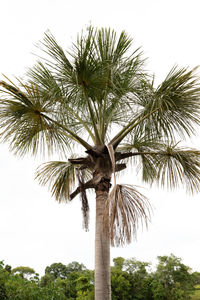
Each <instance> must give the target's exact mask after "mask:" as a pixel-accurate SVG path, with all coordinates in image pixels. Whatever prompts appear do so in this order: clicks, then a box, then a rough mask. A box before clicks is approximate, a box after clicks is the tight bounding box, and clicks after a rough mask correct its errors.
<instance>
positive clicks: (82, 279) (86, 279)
mask: <svg viewBox="0 0 200 300" xmlns="http://www.w3.org/2000/svg"><path fill="white" fill-rule="evenodd" d="M113 263H114V266H112V267H111V288H112V300H139V299H140V300H147V299H148V300H184V299H185V300H189V299H191V300H198V299H200V297H199V296H200V273H199V272H192V271H191V269H190V268H189V267H188V266H186V265H184V264H183V263H182V261H181V259H180V258H178V257H176V256H174V255H173V254H171V255H170V256H159V257H158V264H157V266H156V269H155V271H152V270H151V269H150V267H151V264H150V263H147V262H141V261H138V260H136V259H134V258H132V259H124V258H122V257H117V258H115V259H113ZM0 299H1V300H29V299H30V300H41V299H42V300H73V299H74V300H75V299H77V300H94V271H91V270H88V269H87V268H86V267H85V266H84V265H83V264H79V263H78V262H72V263H70V264H68V265H64V264H62V263H53V264H51V265H50V266H47V267H46V269H45V275H44V276H42V277H41V278H39V275H38V274H37V273H35V271H34V270H33V269H32V268H29V267H18V268H14V269H12V268H11V266H9V265H5V264H4V262H3V261H1V262H0Z"/></svg>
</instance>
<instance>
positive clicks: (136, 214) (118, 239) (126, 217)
mask: <svg viewBox="0 0 200 300" xmlns="http://www.w3.org/2000/svg"><path fill="white" fill-rule="evenodd" d="M108 209H109V215H110V222H109V232H110V239H111V244H112V246H120V245H124V244H126V243H130V242H131V239H132V237H133V236H134V237H136V233H137V230H138V225H139V223H141V224H143V223H144V224H145V225H146V226H147V223H148V220H149V217H150V206H149V203H148V201H147V198H146V197H145V196H143V195H142V194H141V193H140V192H138V191H137V190H136V189H135V187H134V186H131V185H115V186H114V188H113V190H112V191H111V193H110V197H109V199H108V202H107V205H106V210H108Z"/></svg>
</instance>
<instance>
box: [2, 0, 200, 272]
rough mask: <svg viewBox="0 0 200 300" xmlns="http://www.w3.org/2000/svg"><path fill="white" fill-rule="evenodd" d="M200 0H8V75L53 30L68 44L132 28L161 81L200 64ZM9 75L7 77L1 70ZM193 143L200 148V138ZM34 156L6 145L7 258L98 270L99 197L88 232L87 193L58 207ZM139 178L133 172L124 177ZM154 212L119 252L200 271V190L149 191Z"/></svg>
mask: <svg viewBox="0 0 200 300" xmlns="http://www.w3.org/2000/svg"><path fill="white" fill-rule="evenodd" d="M199 14H200V2H199V0H196V1H195V0H190V1H188V0H187V1H185V0H166V1H164V0H163V1H161V0H146V1H145V0H138V1H134V0H123V1H117V0H101V1H95V0H84V1H82V0H77V1H76V0H34V1H33V0H29V1H27V0H26V1H25V0H18V1H15V0H13V1H12V0H6V1H1V10H0V38H1V40H0V74H1V73H3V74H6V75H7V76H8V77H10V78H12V76H22V75H23V74H24V73H25V71H26V68H27V67H30V66H32V65H33V63H34V61H35V56H34V55H33V54H31V53H34V52H37V51H36V48H35V46H34V45H35V44H36V43H37V42H38V41H39V40H42V38H43V35H44V32H45V31H46V30H47V29H50V31H51V32H52V33H53V34H54V35H55V37H56V38H57V40H58V42H59V43H60V44H61V45H62V46H63V48H64V49H69V47H70V46H71V43H72V41H73V40H75V39H76V35H77V33H78V32H80V31H81V29H82V28H85V26H86V25H88V24H90V23H91V24H92V25H94V26H98V27H102V26H106V27H111V28H114V29H115V30H116V31H117V32H120V31H121V30H124V29H125V30H126V31H127V32H128V33H129V34H130V35H131V36H132V37H133V38H134V46H135V47H136V48H137V47H138V46H142V49H143V51H144V56H145V57H148V61H147V68H148V70H149V72H150V73H155V76H156V83H159V82H161V81H162V80H163V79H164V78H165V76H166V75H167V73H168V72H169V71H170V69H171V68H172V67H173V66H174V65H175V64H178V65H179V66H181V67H184V66H186V67H188V66H189V67H195V66H196V65H199V64H200V17H199ZM0 78H1V79H2V76H1V75H0ZM188 146H192V147H194V146H195V147H196V148H200V136H197V137H195V138H193V140H192V141H191V142H190V143H189V144H188ZM47 160H48V159H46V160H42V159H41V158H38V159H37V160H36V159H34V158H32V157H25V158H23V159H19V158H17V157H15V156H14V155H13V154H12V153H10V152H9V148H8V145H2V144H1V145H0V170H1V172H0V260H4V261H5V263H6V264H10V265H12V266H13V267H16V266H21V265H23V266H29V267H33V268H34V269H35V270H36V271H37V272H39V273H40V274H43V272H44V268H45V267H46V266H47V265H50V264H52V263H54V262H62V263H64V264H68V263H70V262H72V261H78V262H80V263H84V264H85V265H86V266H87V267H88V268H92V269H93V268H94V217H95V216H94V198H93V197H90V208H91V210H90V231H89V233H85V232H84V231H83V230H82V215H81V203H80V200H79V198H78V197H77V199H75V200H73V202H72V203H70V204H67V205H66V204H58V203H57V202H56V201H55V200H54V199H53V198H51V195H50V193H49V192H48V190H47V189H45V188H44V187H40V186H39V185H38V183H37V182H36V181H35V180H34V173H35V169H36V167H37V166H38V165H39V164H40V163H42V162H43V161H47ZM119 182H122V183H133V184H134V183H136V184H138V180H137V179H136V178H135V175H134V176H133V175H131V173H128V174H126V176H124V177H123V178H121V179H120V180H119ZM142 191H143V192H144V194H145V195H146V196H148V198H149V199H150V201H151V204H152V206H153V208H154V209H153V210H154V213H153V215H152V221H151V223H150V225H149V228H148V231H146V230H144V231H143V232H142V233H140V234H138V238H137V241H134V242H132V244H131V245H129V246H126V247H124V248H117V249H114V248H112V249H111V256H112V258H113V257H116V256H122V257H125V258H131V257H135V258H136V259H138V260H142V261H149V262H153V263H155V258H156V257H157V256H158V255H170V253H173V254H175V255H176V256H178V257H181V258H182V259H183V262H184V263H185V264H186V265H189V266H190V267H192V268H193V269H194V270H198V271H200V258H199V253H200V234H199V230H200V218H199V214H200V195H194V196H193V197H191V196H188V195H186V193H185V190H184V188H182V189H180V190H178V191H174V192H172V193H168V192H166V191H161V190H158V189H156V188H151V189H150V188H148V187H145V189H144V190H142Z"/></svg>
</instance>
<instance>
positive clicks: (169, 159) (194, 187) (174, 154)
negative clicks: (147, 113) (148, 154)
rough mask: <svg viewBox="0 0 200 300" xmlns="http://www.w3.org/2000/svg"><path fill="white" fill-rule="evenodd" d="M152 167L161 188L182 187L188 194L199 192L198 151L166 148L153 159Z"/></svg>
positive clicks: (199, 166) (199, 170) (199, 153)
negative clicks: (153, 166)
mask: <svg viewBox="0 0 200 300" xmlns="http://www.w3.org/2000/svg"><path fill="white" fill-rule="evenodd" d="M154 165H155V168H156V173H157V175H156V178H155V179H156V180H157V182H158V184H160V185H161V186H163V187H164V186H167V187H168V188H170V189H172V188H176V187H180V185H183V186H184V187H185V188H186V190H187V191H188V192H189V193H194V192H200V151H197V150H194V149H185V148H178V147H172V146H171V147H170V146H168V147H167V149H164V150H163V152H162V153H161V155H159V157H157V158H156V159H155V158H154Z"/></svg>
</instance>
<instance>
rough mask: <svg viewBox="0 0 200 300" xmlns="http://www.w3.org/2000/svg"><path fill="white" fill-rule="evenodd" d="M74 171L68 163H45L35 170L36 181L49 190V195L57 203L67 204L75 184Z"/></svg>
mask: <svg viewBox="0 0 200 300" xmlns="http://www.w3.org/2000/svg"><path fill="white" fill-rule="evenodd" d="M75 171H76V169H75V166H74V165H72V164H71V163H69V162H60V161H52V162H47V163H44V164H42V165H41V166H40V167H39V168H38V169H37V171H36V179H37V180H38V181H39V183H40V184H41V185H43V186H44V185H47V186H48V188H50V191H51V195H52V196H53V197H55V199H56V200H57V201H58V202H67V201H69V200H70V194H71V192H72V191H73V189H74V186H75V183H76V174H75Z"/></svg>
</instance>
